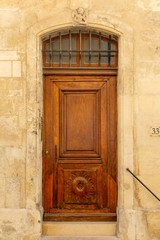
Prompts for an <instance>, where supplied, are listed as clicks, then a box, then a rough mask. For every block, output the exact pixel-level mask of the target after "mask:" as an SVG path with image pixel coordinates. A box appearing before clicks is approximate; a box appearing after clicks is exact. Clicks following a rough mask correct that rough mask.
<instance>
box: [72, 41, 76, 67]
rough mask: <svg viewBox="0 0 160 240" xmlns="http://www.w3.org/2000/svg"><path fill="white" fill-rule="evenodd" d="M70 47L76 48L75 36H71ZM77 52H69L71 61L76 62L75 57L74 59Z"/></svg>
mask: <svg viewBox="0 0 160 240" xmlns="http://www.w3.org/2000/svg"><path fill="white" fill-rule="evenodd" d="M71 49H72V50H77V39H76V37H72V38H71ZM76 56H77V53H76V52H75V53H71V63H73V64H76V63H77V59H76Z"/></svg>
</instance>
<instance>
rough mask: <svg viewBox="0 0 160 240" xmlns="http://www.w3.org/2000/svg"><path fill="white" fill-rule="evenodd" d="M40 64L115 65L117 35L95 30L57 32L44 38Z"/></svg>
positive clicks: (67, 65) (58, 65) (53, 65)
mask: <svg viewBox="0 0 160 240" xmlns="http://www.w3.org/2000/svg"><path fill="white" fill-rule="evenodd" d="M42 52H43V67H44V68H45V67H50V68H54V67H56V68H57V67H69V68H71V67H89V68H90V67H117V65H118V39H117V37H116V36H114V35H111V34H106V33H105V34H104V33H102V32H95V31H83V30H79V31H75V30H69V31H68V32H59V33H58V34H56V33H54V34H50V35H49V37H48V38H47V39H43V49H42Z"/></svg>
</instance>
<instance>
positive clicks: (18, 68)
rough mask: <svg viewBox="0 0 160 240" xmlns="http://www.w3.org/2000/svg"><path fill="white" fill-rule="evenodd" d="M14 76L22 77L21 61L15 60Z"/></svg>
mask: <svg viewBox="0 0 160 240" xmlns="http://www.w3.org/2000/svg"><path fill="white" fill-rule="evenodd" d="M12 64H13V73H12V74H13V77H21V62H20V61H13V62H12Z"/></svg>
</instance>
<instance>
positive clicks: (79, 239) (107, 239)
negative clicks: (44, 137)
mask: <svg viewBox="0 0 160 240" xmlns="http://www.w3.org/2000/svg"><path fill="white" fill-rule="evenodd" d="M39 240H120V238H118V237H115V236H42V237H41V238H40V239H39Z"/></svg>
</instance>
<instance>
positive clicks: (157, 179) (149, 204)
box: [135, 173, 160, 209]
mask: <svg viewBox="0 0 160 240" xmlns="http://www.w3.org/2000/svg"><path fill="white" fill-rule="evenodd" d="M137 177H138V178H139V179H140V180H141V181H142V182H143V183H144V184H145V185H146V186H147V187H148V188H149V189H150V190H151V191H152V192H153V193H154V194H156V195H157V197H159V198H160V194H159V189H160V175H159V174H157V175H155V174H154V175H153V174H152V173H151V174H146V175H140V176H139V175H137ZM135 201H136V202H137V204H136V205H137V207H138V208H144V209H155V208H156V209H158V208H159V202H158V200H157V199H156V198H155V197H154V196H153V195H152V194H151V193H150V192H148V191H147V189H145V188H144V187H143V186H142V185H141V184H140V183H139V182H138V181H137V180H135Z"/></svg>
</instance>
